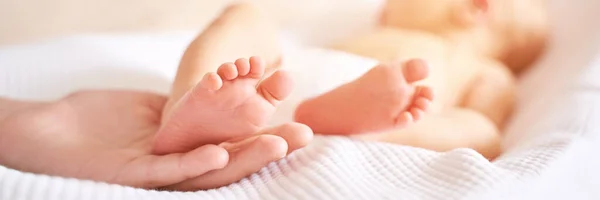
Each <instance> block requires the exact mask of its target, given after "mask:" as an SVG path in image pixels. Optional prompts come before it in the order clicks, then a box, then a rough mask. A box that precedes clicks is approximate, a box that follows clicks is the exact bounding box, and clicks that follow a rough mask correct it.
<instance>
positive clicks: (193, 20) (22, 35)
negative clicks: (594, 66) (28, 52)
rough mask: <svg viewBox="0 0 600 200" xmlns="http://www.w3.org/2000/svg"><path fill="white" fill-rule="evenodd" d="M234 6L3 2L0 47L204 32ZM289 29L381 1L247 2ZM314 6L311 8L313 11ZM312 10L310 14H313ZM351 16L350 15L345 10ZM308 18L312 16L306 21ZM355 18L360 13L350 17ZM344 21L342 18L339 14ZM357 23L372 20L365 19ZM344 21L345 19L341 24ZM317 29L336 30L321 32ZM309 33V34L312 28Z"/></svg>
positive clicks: (216, 1) (120, 0) (134, 0)
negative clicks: (81, 37) (88, 36)
mask: <svg viewBox="0 0 600 200" xmlns="http://www.w3.org/2000/svg"><path fill="white" fill-rule="evenodd" d="M232 2H235V1H233V0H169V1H165V0H52V1H48V0H1V1H0V45H1V44H15V43H22V42H27V41H31V40H38V39H41V38H47V37H55V36H64V35H70V34H82V33H83V34H84V33H98V32H102V33H111V32H123V31H127V32H131V31H136V32H137V31H177V30H195V31H198V30H199V29H201V28H203V27H205V26H206V25H207V24H208V23H209V22H210V21H211V19H213V18H214V17H216V15H217V14H218V13H219V12H220V11H221V9H222V8H223V7H224V6H226V5H228V4H230V3H232ZM247 2H253V3H255V4H256V5H259V6H261V7H264V8H266V9H265V10H267V11H268V12H271V13H272V14H274V16H276V17H275V18H276V20H278V21H279V22H281V24H285V25H286V26H291V27H296V28H297V27H298V26H297V25H298V24H305V25H306V24H316V26H318V24H319V23H306V22H307V21H312V22H319V21H322V20H323V16H326V15H328V13H331V11H332V10H336V8H338V7H339V6H348V7H352V6H354V7H373V6H378V5H379V3H380V2H382V1H381V0H328V1H321V0H304V1H282V0H249V1H247ZM309 5H310V6H309ZM309 8H310V10H309ZM344 10H346V12H347V10H348V9H344ZM307 12H308V13H310V14H311V15H307ZM346 14H347V15H349V16H354V15H355V14H356V13H346ZM336 16H344V13H336ZM359 19H371V18H369V17H365V16H364V13H362V17H361V18H359ZM334 20H335V19H334ZM340 20H343V19H340ZM318 27H319V28H324V27H330V29H331V30H332V31H335V27H331V26H318ZM308 29H311V28H308Z"/></svg>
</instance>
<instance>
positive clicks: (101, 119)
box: [0, 91, 312, 190]
mask: <svg viewBox="0 0 600 200" xmlns="http://www.w3.org/2000/svg"><path fill="white" fill-rule="evenodd" d="M165 102H166V97H164V96H161V95H157V94H151V93H143V92H135V91H84V92H78V93H74V94H72V95H69V96H68V97H66V98H64V99H61V100H58V101H55V102H21V101H13V100H7V99H0V164H2V165H5V166H7V167H9V168H14V169H17V170H22V171H26V172H32V173H42V174H48V175H57V176H64V177H73V178H80V179H90V180H96V181H103V182H108V183H116V184H122V185H128V186H133V187H141V188H156V187H165V186H168V188H171V189H185V190H196V189H207V188H214V187H218V186H222V185H227V184H230V183H232V182H235V181H238V180H240V179H241V178H243V177H245V176H248V175H249V174H251V173H254V172H256V171H258V170H259V169H260V168H262V167H264V166H265V165H266V164H267V163H269V162H271V161H274V160H277V159H280V158H282V157H283V156H285V155H286V154H287V153H288V152H289V151H292V150H294V149H297V148H299V147H302V146H304V145H306V143H307V142H308V141H309V139H310V136H312V134H308V133H307V134H305V135H298V134H290V133H297V131H288V130H291V129H295V130H297V129H302V128H305V126H301V125H298V124H293V123H292V124H286V125H282V126H280V127H275V128H270V129H265V130H263V131H261V132H260V133H257V134H263V135H257V136H252V137H249V138H246V139H244V140H241V141H234V142H230V143H223V144H222V145H219V146H216V145H204V146H200V147H198V148H196V149H194V150H191V151H189V152H185V153H174V154H167V155H161V156H157V155H152V154H151V153H150V152H151V144H152V139H153V137H154V135H155V133H156V132H157V130H158V128H159V126H160V118H161V114H162V109H163V107H164V104H165ZM309 133H312V132H309Z"/></svg>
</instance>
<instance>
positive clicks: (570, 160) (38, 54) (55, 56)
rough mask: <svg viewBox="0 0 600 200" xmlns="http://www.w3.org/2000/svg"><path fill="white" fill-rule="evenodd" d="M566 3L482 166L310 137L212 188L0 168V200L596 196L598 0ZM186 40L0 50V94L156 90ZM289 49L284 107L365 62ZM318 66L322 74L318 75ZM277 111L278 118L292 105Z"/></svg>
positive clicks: (599, 178)
mask: <svg viewBox="0 0 600 200" xmlns="http://www.w3.org/2000/svg"><path fill="white" fill-rule="evenodd" d="M574 3H575V2H567V1H562V2H560V1H556V2H554V5H555V6H553V8H561V12H560V13H561V14H560V15H556V14H555V15H553V17H554V18H553V20H555V21H556V23H555V27H554V31H553V33H554V36H555V37H553V39H552V42H553V46H552V48H551V50H550V51H549V52H548V54H547V56H546V57H545V58H544V59H542V61H541V62H540V63H539V66H538V68H537V69H536V70H534V71H532V72H531V74H529V75H528V76H527V77H525V78H524V79H523V80H522V84H521V87H520V101H519V105H518V108H517V114H516V115H515V116H514V118H513V122H512V123H511V125H510V127H509V129H508V130H507V133H506V138H505V149H506V151H507V152H506V153H505V154H504V155H503V156H502V157H501V158H499V159H498V160H496V161H494V162H493V163H490V162H488V161H487V160H486V159H484V158H483V157H482V156H481V155H479V154H477V153H476V152H474V151H472V150H469V149H457V150H454V151H450V152H445V153H436V152H432V151H428V150H424V149H418V148H412V147H405V146H400V145H390V144H378V143H365V142H360V141H352V140H350V139H347V138H341V137H340V138H338V137H330V138H325V137H317V138H316V140H315V141H314V142H313V143H312V144H311V145H310V146H308V147H306V148H305V149H303V150H301V151H297V152H295V153H293V154H292V155H290V156H289V157H287V158H285V159H283V160H281V161H278V162H275V163H271V164H269V165H268V166H267V167H265V168H264V169H262V170H261V171H260V172H258V173H256V174H254V175H252V176H250V177H248V178H246V179H243V180H242V181H240V182H239V183H235V184H232V185H230V186H227V187H223V188H219V189H215V190H209V191H198V192H189V193H181V192H164V191H162V192H161V191H147V190H141V189H134V188H129V187H122V186H118V185H110V184H104V183H96V182H91V181H81V180H76V179H65V178H59V177H50V176H45V175H35V174H30V173H22V172H19V171H15V170H12V169H8V168H4V167H1V166H0V199H11V200H12V199H234V198H235V199H598V198H600V191H598V190H596V189H595V188H597V186H596V185H598V184H599V183H600V171H598V169H600V161H598V159H595V158H596V156H597V153H596V152H600V125H598V124H597V122H598V121H599V120H600V116H599V115H600V78H599V77H600V52H599V51H598V47H599V45H600V37H598V36H600V30H599V29H598V26H597V24H592V23H593V22H591V21H589V20H588V19H597V18H598V17H599V14H600V12H596V11H597V9H598V8H600V2H598V1H594V0H581V1H578V2H577V6H573V5H572V4H574ZM574 22H579V23H574ZM584 22H588V23H587V24H586V23H584ZM191 37H192V34H188V33H181V34H169V35H167V36H165V35H139V34H135V35H130V36H122V35H121V36H87V37H69V38H64V39H58V40H54V41H49V42H45V43H40V44H33V45H23V46H12V47H5V48H1V49H0V80H1V81H2V82H0V95H8V96H10V97H19V98H36V99H53V98H57V97H59V96H62V95H64V94H66V93H68V92H70V91H73V90H77V89H82V88H97V87H103V88H106V87H111V88H131V89H142V90H152V91H157V92H165V91H166V90H168V83H169V80H171V78H172V77H173V73H174V70H175V66H176V65H177V60H178V58H179V56H180V55H181V52H182V51H183V48H184V47H185V44H186V43H187V42H188V41H189V39H190V38H191ZM288 46H293V45H288ZM294 49H297V48H290V49H288V55H290V56H289V58H288V59H287V60H286V63H288V68H289V70H292V71H295V73H294V74H296V76H297V77H296V78H297V79H299V80H298V85H299V87H300V88H299V91H297V92H296V93H295V94H294V95H295V96H294V97H293V98H292V100H291V101H295V100H296V101H297V100H298V99H299V98H301V97H304V96H310V95H314V93H315V92H319V91H323V90H326V89H328V88H330V87H331V85H334V84H335V83H339V82H343V81H345V80H348V79H350V78H352V77H354V76H356V75H357V74H359V73H360V72H361V71H364V70H365V69H367V68H368V66H370V64H372V63H373V62H372V61H370V60H366V59H362V58H357V57H353V56H349V55H346V54H340V53H336V52H329V51H323V50H318V49H312V50H306V49H304V50H298V51H301V52H298V51H295V50H294ZM307 58H310V59H307ZM321 61H323V63H321ZM319 63H320V64H321V65H320V66H326V67H323V68H319V67H318V66H319V65H317V64H319ZM336 63H339V64H337V65H336ZM336 66H337V67H339V66H348V67H347V68H345V69H346V70H343V71H341V72H343V73H344V74H342V75H336V76H332V77H329V78H331V79H328V80H332V81H331V82H327V83H324V82H319V83H317V84H316V85H312V86H308V84H314V83H313V82H314V80H315V79H313V78H310V79H309V77H308V76H307V72H306V71H303V70H301V67H308V68H310V69H315V70H319V69H320V70H321V71H320V72H323V73H322V74H325V75H323V76H327V75H331V74H332V73H331V72H332V70H331V69H332V68H331V67H336ZM34 67H35V68H34ZM67 74H70V75H69V76H68V75H67ZM109 77H110V79H108V78H109ZM107 80H110V81H107ZM302 84H307V85H305V86H302ZM309 89H311V90H309ZM283 107H284V108H283V110H282V111H280V112H279V113H278V115H279V116H280V117H281V118H278V119H281V120H285V119H284V118H283V117H285V116H284V115H286V113H287V114H289V110H291V108H292V107H293V103H289V104H287V105H284V106H283ZM285 108H287V109H288V110H287V111H286V110H285ZM276 122H277V121H274V123H276Z"/></svg>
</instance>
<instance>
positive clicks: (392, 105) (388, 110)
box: [294, 59, 433, 135]
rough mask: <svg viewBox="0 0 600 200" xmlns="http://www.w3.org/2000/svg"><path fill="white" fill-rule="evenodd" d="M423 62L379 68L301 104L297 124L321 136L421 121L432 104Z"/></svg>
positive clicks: (431, 93)
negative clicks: (417, 84)
mask: <svg viewBox="0 0 600 200" xmlns="http://www.w3.org/2000/svg"><path fill="white" fill-rule="evenodd" d="M427 76H428V68H427V65H426V63H425V62H424V61H422V60H418V59H415V60H410V61H408V62H405V63H402V64H401V65H398V64H394V65H379V66H376V67H374V68H373V69H371V70H370V71H368V72H367V73H365V74H364V75H363V76H361V77H360V78H358V79H356V80H354V81H352V82H349V83H347V84H344V85H342V86H340V87H338V88H336V89H334V90H332V91H330V92H327V93H325V94H323V95H321V96H318V97H316V98H313V99H309V100H306V101H304V102H302V103H301V104H300V105H299V106H298V108H297V109H296V113H295V116H294V117H295V120H296V121H297V122H299V123H303V124H306V125H308V126H309V127H310V128H312V129H313V131H314V132H315V133H319V134H345V135H346V134H358V133H368V132H372V131H382V130H385V129H390V128H395V127H402V126H406V125H408V124H409V123H411V122H414V121H417V120H419V119H421V117H422V116H423V113H424V111H425V110H427V108H428V107H429V105H430V104H431V101H432V100H433V92H432V90H431V88H429V87H427V86H415V85H414V82H416V81H419V80H422V79H424V78H426V77H427Z"/></svg>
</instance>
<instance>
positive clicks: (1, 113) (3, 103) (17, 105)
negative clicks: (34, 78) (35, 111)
mask: <svg viewBox="0 0 600 200" xmlns="http://www.w3.org/2000/svg"><path fill="white" fill-rule="evenodd" d="M29 105H31V104H30V103H27V102H23V101H16V100H12V99H7V98H2V97H0V121H3V120H4V119H6V118H7V117H8V116H10V115H11V114H13V113H14V112H16V111H18V110H20V109H23V108H25V107H28V106H29Z"/></svg>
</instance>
